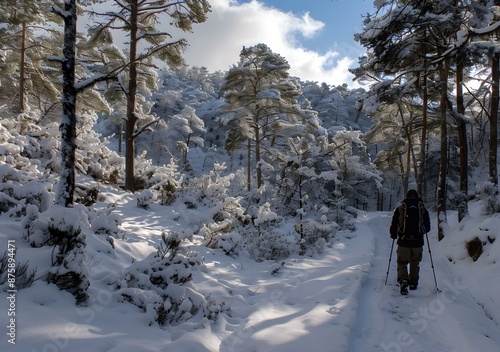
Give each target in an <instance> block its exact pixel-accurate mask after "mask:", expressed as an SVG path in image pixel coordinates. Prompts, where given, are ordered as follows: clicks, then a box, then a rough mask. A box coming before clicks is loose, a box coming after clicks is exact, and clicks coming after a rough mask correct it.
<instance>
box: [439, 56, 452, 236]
mask: <svg viewBox="0 0 500 352" xmlns="http://www.w3.org/2000/svg"><path fill="white" fill-rule="evenodd" d="M448 60H449V59H448V58H445V59H444V60H443V61H442V62H441V63H440V66H441V67H440V79H441V87H440V90H441V98H440V109H439V110H440V117H441V126H440V128H441V144H440V147H441V148H440V160H439V185H438V192H437V193H438V194H437V196H438V204H437V232H438V240H442V239H443V238H444V228H443V224H444V223H445V222H446V172H447V165H448V148H447V145H448V135H447V130H446V129H447V123H446V122H447V121H446V118H447V111H448V109H447V102H448V74H449V62H448Z"/></svg>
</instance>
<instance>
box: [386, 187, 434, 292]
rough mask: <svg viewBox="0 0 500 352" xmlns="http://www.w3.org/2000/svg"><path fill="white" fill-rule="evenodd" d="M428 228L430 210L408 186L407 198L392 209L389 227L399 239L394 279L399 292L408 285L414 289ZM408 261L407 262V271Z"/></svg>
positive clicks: (391, 232)
mask: <svg viewBox="0 0 500 352" xmlns="http://www.w3.org/2000/svg"><path fill="white" fill-rule="evenodd" d="M430 228H431V222H430V218H429V212H428V211H427V209H426V208H425V206H424V202H423V201H422V199H420V198H419V196H418V193H417V191H415V190H414V189H410V190H409V191H408V192H407V193H406V198H405V199H404V200H403V201H402V202H401V204H400V205H399V206H398V207H397V208H396V209H395V210H394V214H393V216H392V221H391V227H390V231H389V232H390V235H391V238H392V239H393V240H395V239H398V242H397V244H398V248H397V251H396V262H397V265H398V272H397V280H398V283H399V287H400V292H401V294H402V295H407V294H408V286H409V287H410V290H416V289H417V286H418V279H419V271H420V261H421V260H422V252H423V246H424V234H426V233H427V232H428V231H429V230H430ZM408 265H409V266H410V271H409V273H408Z"/></svg>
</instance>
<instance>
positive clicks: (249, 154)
mask: <svg viewBox="0 0 500 352" xmlns="http://www.w3.org/2000/svg"><path fill="white" fill-rule="evenodd" d="M247 143H248V144H247V190H248V191H250V188H251V185H252V162H251V160H252V140H251V139H250V138H248V140H247Z"/></svg>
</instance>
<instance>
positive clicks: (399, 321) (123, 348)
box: [0, 190, 500, 352]
mask: <svg viewBox="0 0 500 352" xmlns="http://www.w3.org/2000/svg"><path fill="white" fill-rule="evenodd" d="M107 197H108V200H110V201H116V202H117V208H116V210H115V212H116V213H118V214H119V215H120V216H121V218H122V221H123V223H122V227H123V229H124V230H125V231H126V236H125V237H124V238H123V239H116V240H115V250H113V251H110V250H109V249H110V247H109V246H107V245H106V241H105V240H104V239H103V238H99V236H100V235H88V236H87V242H88V247H87V253H88V259H87V261H88V263H87V264H88V266H89V268H90V272H91V278H90V282H91V286H90V288H89V294H90V297H91V298H90V302H89V304H88V305H87V306H86V307H76V306H75V303H74V298H73V296H72V295H70V294H69V293H66V292H63V291H60V290H58V289H57V287H55V286H54V285H47V283H45V282H44V281H43V280H37V281H36V282H35V283H34V284H33V286H31V287H30V288H28V289H23V290H19V291H18V292H16V293H14V294H12V293H8V292H0V295H1V296H2V297H1V299H0V327H1V330H2V333H1V334H0V350H1V351H2V352H8V351H23V352H25V351H28V352H36V351H39V352H42V351H43V352H48V351H51V352H53V351H70V352H83V351H85V352H87V351H95V352H98V351H115V352H147V351H175V352H183V351H185V352H202V351H221V352H233V351H234V352H236V351H237V352H271V351H272V352H278V351H283V352H285V351H286V352H303V351H309V350H314V351H318V352H327V351H328V352H331V351H334V352H343V351H346V352H347V351H352V352H375V351H392V352H398V351H405V352H412V351H425V352H429V351H432V352H471V351H482V352H498V351H500V325H499V324H500V270H499V265H500V263H499V262H498V260H499V259H500V240H498V239H497V240H495V241H493V243H490V242H491V239H493V238H496V237H498V236H497V234H498V232H499V231H500V214H498V215H495V216H493V217H489V218H486V217H479V216H471V217H469V218H467V219H466V221H465V222H463V223H462V224H460V225H458V224H450V228H449V229H448V230H447V237H446V238H445V239H444V240H443V241H440V242H438V241H437V240H436V234H435V231H434V230H433V231H431V232H430V233H429V239H430V241H431V243H430V244H431V250H432V257H433V259H434V266H435V274H436V278H437V285H438V288H439V289H440V291H441V292H439V293H438V292H436V287H435V282H434V276H433V272H432V269H431V264H430V257H429V253H428V250H427V247H425V255H424V260H423V262H422V265H421V281H420V286H419V288H418V290H416V291H410V293H409V295H408V296H401V295H400V294H399V291H398V287H397V285H396V282H395V276H396V263H395V252H396V246H395V247H394V253H393V256H392V261H391V266H390V272H389V279H388V282H387V285H385V284H384V282H385V278H386V273H387V267H388V264H389V254H390V250H391V243H392V240H391V239H390V238H389V234H388V228H389V222H390V217H391V214H390V213H375V212H374V213H367V214H361V215H360V216H359V217H358V219H357V229H356V231H354V232H340V233H338V234H337V236H336V239H335V241H334V243H333V244H332V245H331V246H330V247H327V248H326V250H325V251H324V253H322V254H321V255H317V256H316V257H314V258H309V257H301V256H294V257H292V258H289V259H286V260H284V261H282V262H279V263H276V262H266V261H264V262H260V263H257V262H255V261H252V260H250V259H248V258H246V257H245V256H243V255H240V256H239V257H236V258H232V257H229V256H226V255H224V254H223V253H222V252H219V251H212V250H209V249H206V248H204V247H202V246H201V245H200V244H201V239H199V238H196V237H195V238H194V240H193V242H192V243H190V244H189V245H190V246H191V247H192V249H193V250H196V251H199V252H201V253H202V254H203V256H204V257H205V260H204V265H203V266H202V267H201V269H200V270H198V271H196V273H195V276H194V280H193V283H194V285H195V286H196V288H197V290H198V291H199V292H205V293H209V292H210V293H212V295H213V296H214V297H222V298H224V300H225V302H226V307H229V308H230V309H229V310H227V311H225V312H223V313H221V314H220V316H219V318H218V320H217V321H216V322H213V321H209V320H204V319H194V320H192V321H188V322H185V323H182V324H180V325H177V326H168V327H165V328H160V327H158V326H154V325H153V326H149V325H148V322H149V321H150V319H149V317H147V316H146V314H145V313H144V311H142V310H141V309H139V308H138V307H137V306H134V305H132V304H130V303H120V302H118V301H117V299H116V297H115V293H114V292H113V291H112V290H110V289H109V287H108V286H107V283H108V282H109V280H110V277H113V275H116V276H118V275H119V274H120V273H121V272H122V270H123V269H124V268H126V267H128V266H129V265H130V264H131V263H132V261H133V260H141V259H143V258H145V257H146V256H147V255H148V254H150V253H151V252H154V251H156V248H157V246H158V245H159V243H160V237H161V231H162V230H163V229H166V230H175V231H178V230H180V229H183V228H189V227H190V226H192V223H193V217H196V216H197V215H196V214H195V213H186V212H187V210H180V209H174V208H172V207H168V206H159V205H153V206H152V207H151V209H149V210H144V209H140V208H138V207H137V206H136V200H135V198H134V197H133V196H131V195H124V194H119V193H113V192H112V191H111V190H108V194H107ZM434 223H435V221H434V222H433V224H434ZM0 228H1V233H0V251H1V252H3V251H5V250H7V249H8V247H9V244H10V245H12V246H15V247H16V249H17V256H16V260H17V261H18V262H21V261H27V260H29V263H30V266H33V267H35V266H39V267H43V265H45V266H47V264H48V261H49V260H48V258H50V255H51V250H52V249H51V248H49V247H43V248H31V247H29V246H28V244H27V243H25V242H23V240H22V236H21V235H20V234H21V228H20V222H19V221H16V220H13V219H9V218H5V217H0ZM476 236H477V237H479V238H480V239H481V241H483V243H485V246H484V253H483V254H482V256H481V257H480V258H479V259H478V260H477V261H476V262H472V260H471V259H470V257H469V256H468V254H467V252H466V250H465V242H466V240H469V239H472V238H474V237H476ZM488 237H489V239H488ZM43 273H44V270H42V269H39V271H38V273H37V276H41V275H43ZM12 312H15V328H9V325H10V319H11V318H12V317H13V316H12V315H11V316H9V313H12ZM9 333H11V334H10V335H9ZM12 333H14V334H15V335H12ZM13 337H15V341H14V340H13ZM9 340H10V342H9ZM11 342H15V344H12V343H11Z"/></svg>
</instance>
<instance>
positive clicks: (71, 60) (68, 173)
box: [56, 0, 77, 207]
mask: <svg viewBox="0 0 500 352" xmlns="http://www.w3.org/2000/svg"><path fill="white" fill-rule="evenodd" d="M64 10H65V13H66V15H65V16H64V46H63V60H62V74H63V82H62V86H63V94H62V109H63V116H62V120H61V124H60V126H59V131H60V132H61V179H60V180H59V186H58V192H57V195H56V204H59V205H62V206H65V207H68V206H70V205H72V204H73V198H74V191H75V148H76V143H75V140H76V93H77V92H76V88H75V60H76V59H75V48H76V19H77V14H76V0H70V1H66V2H65V6H64Z"/></svg>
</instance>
